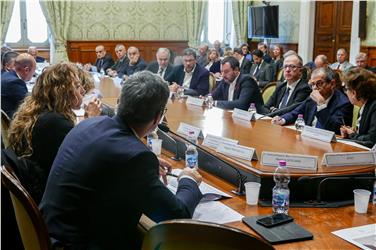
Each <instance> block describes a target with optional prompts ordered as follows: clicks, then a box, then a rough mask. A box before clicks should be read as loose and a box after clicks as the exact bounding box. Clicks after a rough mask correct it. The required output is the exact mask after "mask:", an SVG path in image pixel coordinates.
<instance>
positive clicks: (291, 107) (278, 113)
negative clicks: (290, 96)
mask: <svg viewBox="0 0 376 250" xmlns="http://www.w3.org/2000/svg"><path fill="white" fill-rule="evenodd" d="M308 98H309V97H308ZM308 98H307V99H308ZM307 99H305V100H304V101H301V102H297V103H294V104H292V105H290V106H287V107H284V108H280V109H277V110H275V111H273V112H270V113H267V114H265V115H263V116H261V117H259V118H258V119H257V120H260V119H261V118H264V117H265V116H269V117H274V116H276V115H280V114H284V113H287V112H289V111H291V110H293V109H295V108H296V107H298V106H299V105H300V104H302V103H303V102H305V101H306V100H307Z"/></svg>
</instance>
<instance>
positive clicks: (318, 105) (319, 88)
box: [272, 67, 353, 134]
mask: <svg viewBox="0 0 376 250" xmlns="http://www.w3.org/2000/svg"><path fill="white" fill-rule="evenodd" d="M310 83H311V85H312V86H313V91H312V92H311V94H310V98H309V99H307V100H306V101H305V102H303V103H302V104H301V105H299V106H298V107H296V108H295V109H294V110H292V111H291V112H289V113H286V114H284V115H282V116H281V117H279V116H276V117H274V118H273V119H272V123H274V124H279V125H284V124H291V123H293V122H295V120H296V118H297V117H298V115H299V114H303V118H304V121H305V124H306V125H308V126H314V127H317V128H322V129H326V130H330V131H333V132H335V133H336V134H340V127H341V126H342V125H344V124H343V123H345V125H351V123H352V114H353V106H352V105H351V103H350V102H349V99H348V98H347V96H345V95H344V94H343V92H342V91H340V90H338V89H336V88H337V87H336V81H335V73H334V72H333V70H331V69H330V68H328V67H327V68H318V69H316V70H314V71H313V72H312V77H311V81H310Z"/></svg>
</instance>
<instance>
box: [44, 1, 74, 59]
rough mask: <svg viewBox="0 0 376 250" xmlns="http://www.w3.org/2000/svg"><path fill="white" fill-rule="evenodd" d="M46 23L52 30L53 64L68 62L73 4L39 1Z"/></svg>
mask: <svg viewBox="0 0 376 250" xmlns="http://www.w3.org/2000/svg"><path fill="white" fill-rule="evenodd" d="M39 2H40V5H41V7H42V11H43V14H44V16H45V17H46V21H47V23H48V25H49V27H50V29H51V33H52V42H53V46H52V47H53V49H51V62H52V63H57V62H61V61H68V54H67V48H66V47H67V38H68V27H69V26H70V22H71V13H72V11H73V10H72V2H71V1H69V0H65V1H64V0H60V1H53V0H39Z"/></svg>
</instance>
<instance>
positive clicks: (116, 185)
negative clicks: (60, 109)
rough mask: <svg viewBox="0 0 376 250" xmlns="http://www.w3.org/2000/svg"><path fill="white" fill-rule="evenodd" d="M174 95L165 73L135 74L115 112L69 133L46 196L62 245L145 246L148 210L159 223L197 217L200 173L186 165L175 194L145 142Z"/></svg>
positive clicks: (47, 213) (51, 225) (44, 207)
mask: <svg viewBox="0 0 376 250" xmlns="http://www.w3.org/2000/svg"><path fill="white" fill-rule="evenodd" d="M168 97H169V90H168V86H167V85H166V83H165V82H164V81H163V80H162V79H161V78H160V77H159V76H157V75H155V74H153V73H151V72H148V71H143V72H138V73H135V74H134V75H132V76H130V77H129V79H128V80H126V82H125V83H124V86H123V89H122V93H121V97H120V103H119V107H118V113H117V115H116V116H115V117H113V118H110V117H107V116H101V117H97V118H93V119H87V120H85V121H82V122H81V123H79V124H78V125H77V126H76V127H75V128H73V129H72V130H71V131H70V132H69V134H68V135H67V136H66V137H65V139H64V141H63V143H62V145H61V146H60V149H59V151H58V153H57V156H56V158H55V161H54V163H53V165H52V168H51V172H50V175H49V177H48V181H47V186H46V189H45V193H44V196H43V198H42V201H41V203H40V210H41V212H42V216H43V218H44V220H45V222H46V224H47V227H48V231H49V233H50V236H51V237H52V238H53V242H55V246H58V245H59V244H60V245H63V246H64V249H139V246H138V245H137V242H136V241H137V223H138V222H139V220H140V217H141V215H142V214H145V215H146V216H148V217H149V218H151V219H153V220H154V221H156V222H159V221H163V220H168V219H177V218H191V217H192V214H193V212H194V209H195V207H196V205H197V204H198V202H199V201H200V199H201V198H202V194H201V192H200V190H199V188H198V185H199V184H200V182H201V176H200V175H199V174H198V172H197V171H196V170H194V169H184V170H183V171H182V173H181V175H180V176H179V177H178V182H179V185H178V189H177V193H176V195H174V194H173V193H172V192H170V190H168V189H167V187H165V186H164V184H163V183H162V182H161V181H160V179H159V166H160V163H159V162H158V158H157V157H156V156H155V155H154V154H153V153H152V152H151V151H150V150H149V149H148V148H147V146H146V145H145V144H144V143H143V141H142V138H143V137H144V136H145V135H147V134H148V133H150V132H152V131H153V130H154V129H155V128H156V127H157V125H158V123H159V121H160V119H161V117H162V116H163V114H164V113H165V111H166V108H165V107H166V103H167V100H168ZM161 172H162V171H161Z"/></svg>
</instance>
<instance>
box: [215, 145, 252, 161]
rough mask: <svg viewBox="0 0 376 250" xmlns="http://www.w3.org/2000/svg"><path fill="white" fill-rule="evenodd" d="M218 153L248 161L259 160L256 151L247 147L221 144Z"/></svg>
mask: <svg viewBox="0 0 376 250" xmlns="http://www.w3.org/2000/svg"><path fill="white" fill-rule="evenodd" d="M216 151H217V152H218V153H221V154H224V155H228V156H233V157H237V158H241V159H244V160H248V161H251V160H257V154H256V149H255V148H250V147H246V146H241V145H236V144H232V145H231V144H230V145H229V144H219V145H218V147H217V150H216Z"/></svg>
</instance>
